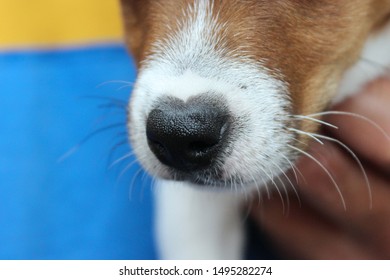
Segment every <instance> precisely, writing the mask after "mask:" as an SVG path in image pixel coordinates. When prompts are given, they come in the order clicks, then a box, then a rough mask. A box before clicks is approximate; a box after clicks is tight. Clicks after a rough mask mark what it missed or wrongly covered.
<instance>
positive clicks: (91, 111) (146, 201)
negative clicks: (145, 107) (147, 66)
mask: <svg viewBox="0 0 390 280" xmlns="http://www.w3.org/2000/svg"><path fill="white" fill-rule="evenodd" d="M134 78H135V69H134V66H133V63H132V61H131V58H129V56H128V55H127V53H126V51H125V50H124V48H123V47H122V46H120V45H110V46H100V47H85V48H80V49H73V50H57V51H30V52H27V51H24V52H13V53H11V52H7V53H1V54H0V114H1V116H0V259H153V258H155V257H156V253H155V248H154V242H153V232H152V203H151V193H152V190H151V187H150V178H148V177H147V176H146V175H145V174H143V173H142V172H141V171H140V167H139V166H138V165H137V164H136V163H134V157H129V158H126V159H125V160H123V161H121V162H119V163H118V164H115V165H114V166H110V165H111V163H113V162H115V160H116V159H118V158H120V157H121V156H123V155H125V154H126V153H129V151H130V148H129V146H128V144H126V126H125V122H126V111H125V107H124V105H125V102H126V101H127V99H128V96H129V92H130V91H131V87H130V86H129V85H128V84H125V83H123V82H120V81H122V80H123V81H134ZM120 100H122V101H120Z"/></svg>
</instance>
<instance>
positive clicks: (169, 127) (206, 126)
mask: <svg viewBox="0 0 390 280" xmlns="http://www.w3.org/2000/svg"><path fill="white" fill-rule="evenodd" d="M228 130H229V114H228V113H227V110H225V109H224V108H223V107H221V106H220V105H218V104H215V103H214V102H208V101H206V100H191V101H188V102H186V103H184V102H183V101H181V100H179V99H170V100H169V101H166V102H162V103H161V104H160V105H159V106H158V107H156V108H155V109H153V110H152V111H151V112H150V113H149V116H148V119H147V124H146V135H147V139H148V144H149V147H150V149H151V150H152V152H153V153H154V154H155V155H156V157H157V158H158V159H159V160H160V161H161V162H162V163H163V164H166V165H168V166H170V167H174V168H176V169H178V170H181V171H186V172H188V171H193V170H199V169H205V168H207V167H209V166H211V165H212V164H213V162H214V161H215V159H216V157H217V156H218V154H219V153H220V152H221V151H222V149H223V146H224V142H226V136H227V134H228Z"/></svg>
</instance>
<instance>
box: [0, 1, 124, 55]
mask: <svg viewBox="0 0 390 280" xmlns="http://www.w3.org/2000/svg"><path fill="white" fill-rule="evenodd" d="M118 2H119V0H0V48H1V49H4V48H14V47H26V46H27V47H51V46H56V45H74V44H86V43H90V42H107V41H120V40H121V38H122V25H121V21H120V9H119V3H118Z"/></svg>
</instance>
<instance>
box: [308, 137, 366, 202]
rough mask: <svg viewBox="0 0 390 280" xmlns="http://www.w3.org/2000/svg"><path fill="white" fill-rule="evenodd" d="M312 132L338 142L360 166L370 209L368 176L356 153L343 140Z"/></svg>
mask: <svg viewBox="0 0 390 280" xmlns="http://www.w3.org/2000/svg"><path fill="white" fill-rule="evenodd" d="M313 134H314V135H315V136H316V137H319V138H323V139H326V140H328V141H332V142H335V143H337V144H339V145H340V146H342V147H343V148H344V149H345V150H346V151H347V152H348V153H349V154H350V155H351V156H352V157H353V159H354V160H355V162H356V163H357V164H358V166H359V168H360V170H361V172H362V174H363V177H364V181H365V183H366V186H367V191H368V197H369V207H370V209H372V191H371V184H370V180H369V179H368V176H367V173H366V171H365V170H364V167H363V164H362V163H361V161H360V160H359V158H358V157H357V155H356V154H355V153H354V152H353V151H352V150H351V149H350V148H349V147H348V146H347V145H345V144H344V143H343V142H341V141H340V140H338V139H335V138H332V137H328V136H325V135H321V134H316V133H313Z"/></svg>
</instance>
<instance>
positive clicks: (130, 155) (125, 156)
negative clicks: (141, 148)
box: [108, 151, 134, 169]
mask: <svg viewBox="0 0 390 280" xmlns="http://www.w3.org/2000/svg"><path fill="white" fill-rule="evenodd" d="M132 156H134V152H133V151H131V152H129V153H127V154H125V155H124V156H122V157H120V158H118V159H116V160H115V161H114V162H112V163H111V164H110V166H109V167H108V169H111V168H113V167H114V166H115V165H117V164H119V163H121V162H122V161H124V160H125V159H127V158H129V157H132Z"/></svg>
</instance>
